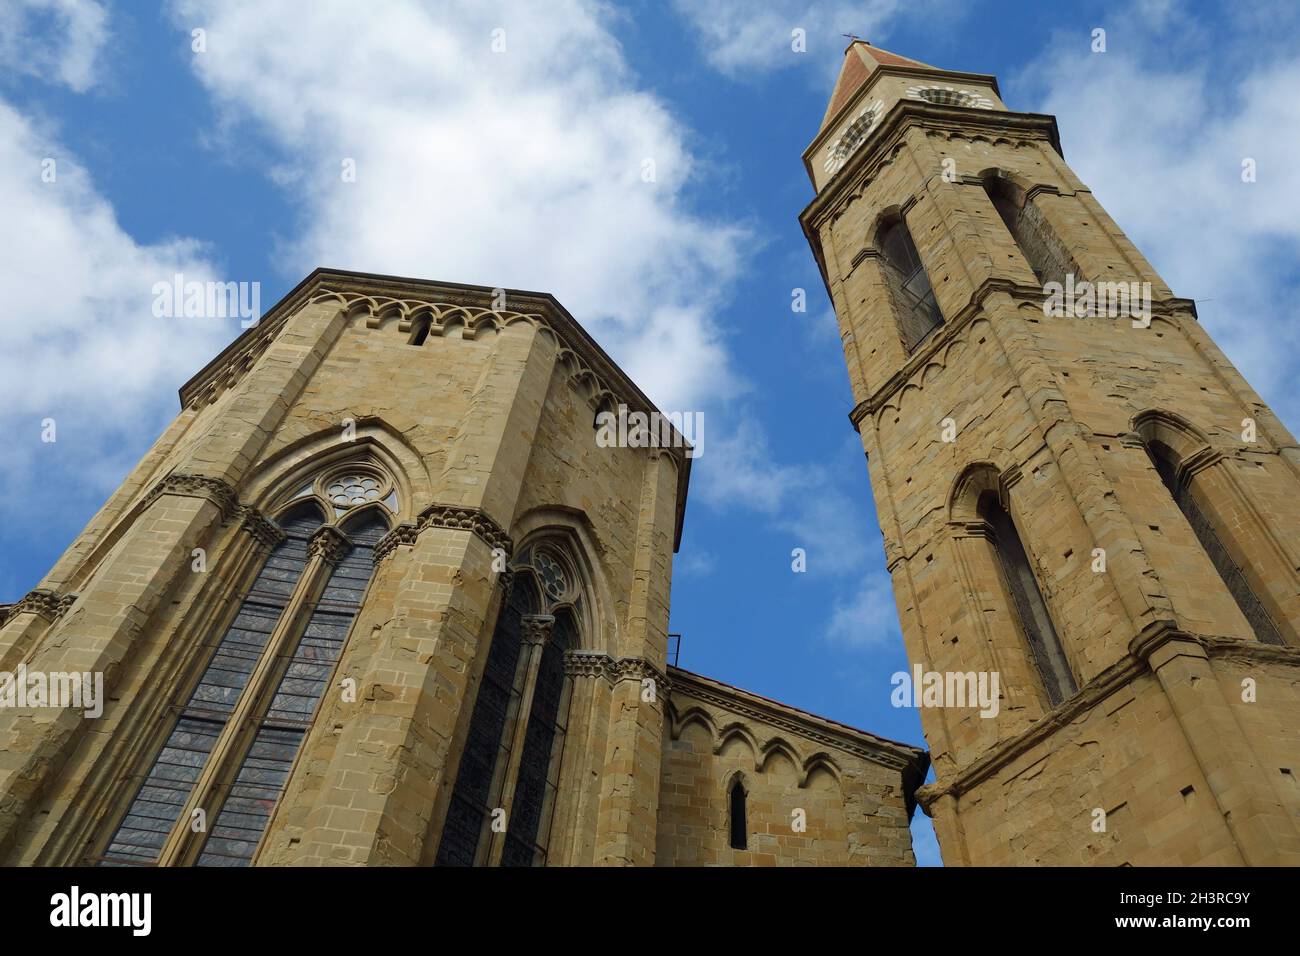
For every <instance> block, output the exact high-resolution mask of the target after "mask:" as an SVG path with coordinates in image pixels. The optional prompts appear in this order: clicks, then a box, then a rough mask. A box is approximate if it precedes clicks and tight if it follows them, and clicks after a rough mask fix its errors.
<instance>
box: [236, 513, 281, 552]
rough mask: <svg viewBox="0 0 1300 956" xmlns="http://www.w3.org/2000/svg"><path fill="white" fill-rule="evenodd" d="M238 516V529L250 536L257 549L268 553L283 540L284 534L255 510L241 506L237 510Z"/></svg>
mask: <svg viewBox="0 0 1300 956" xmlns="http://www.w3.org/2000/svg"><path fill="white" fill-rule="evenodd" d="M239 514H240V517H241V519H242V520H241V521H240V523H239V529H240V530H241V531H244V532H245V533H247V534H249V535H251V536H252V538H253V540H254V541H256V542H257V546H258V547H259V548H261V549H263V550H266V551H270V550H271V549H272V548H274V547H275V546H276V545H278V544H279V543H280V542H281V541H283V540H284V532H283V531H281V530H280V529H279V528H277V527H276V526H275V523H274V522H272V521H270V520H269V519H267V517H266V516H265V515H264V514H262V512H260V511H258V510H257V509H256V508H251V507H249V506H248V505H243V506H241V507H240V509H239Z"/></svg>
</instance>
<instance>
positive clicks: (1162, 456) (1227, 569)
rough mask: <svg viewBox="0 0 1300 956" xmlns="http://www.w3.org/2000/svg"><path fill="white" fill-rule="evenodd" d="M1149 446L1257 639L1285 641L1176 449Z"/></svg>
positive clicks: (1173, 494) (1264, 641)
mask: <svg viewBox="0 0 1300 956" xmlns="http://www.w3.org/2000/svg"><path fill="white" fill-rule="evenodd" d="M1146 447H1147V453H1148V454H1149V455H1150V456H1151V460H1152V462H1153V463H1154V464H1155V467H1156V471H1157V472H1158V473H1159V475H1160V480H1161V482H1163V483H1164V486H1165V488H1166V489H1168V491H1169V494H1170V495H1171V496H1172V497H1173V499H1174V503H1175V504H1177V505H1178V509H1179V510H1180V511H1181V512H1182V513H1183V517H1184V518H1186V519H1187V523H1188V524H1189V525H1191V528H1192V533H1193V534H1195V535H1196V538H1197V540H1198V541H1200V542H1201V547H1202V548H1204V549H1205V553H1206V555H1207V556H1208V557H1209V559H1210V562H1211V563H1212V564H1213V565H1214V568H1215V570H1216V571H1218V572H1219V577H1221V578H1222V579H1223V583H1224V584H1225V585H1227V587H1228V591H1229V592H1230V593H1231V594H1232V597H1233V599H1234V600H1235V601H1236V602H1237V607H1239V608H1241V613H1242V614H1244V615H1245V617H1246V621H1247V623H1249V624H1250V626H1251V629H1252V630H1253V631H1254V632H1255V639H1256V640H1258V641H1260V642H1262V643H1264V644H1285V643H1286V641H1285V640H1284V639H1283V637H1282V634H1281V632H1279V631H1278V628H1277V625H1276V624H1274V623H1273V619H1272V617H1270V616H1269V613H1268V611H1267V610H1266V609H1265V608H1264V605H1263V603H1262V602H1261V601H1260V599H1259V598H1258V597H1257V596H1256V594H1255V591H1254V589H1252V588H1251V586H1250V583H1249V582H1248V581H1247V580H1246V576H1245V575H1244V574H1242V571H1241V568H1240V566H1238V564H1237V562H1236V561H1235V560H1233V557H1232V555H1231V553H1229V551H1228V549H1227V548H1226V547H1225V546H1224V544H1223V541H1222V539H1220V537H1219V535H1218V533H1217V532H1216V531H1215V530H1214V525H1213V523H1212V522H1211V521H1210V519H1209V518H1208V517H1207V516H1206V514H1205V512H1203V511H1202V510H1201V507H1200V505H1198V504H1197V502H1196V498H1195V497H1194V496H1193V494H1192V489H1191V487H1190V484H1189V482H1188V481H1186V480H1185V479H1184V478H1182V477H1180V475H1179V468H1178V464H1177V456H1176V455H1175V454H1174V452H1173V451H1172V449H1170V448H1168V447H1167V446H1165V445H1162V444H1160V443H1156V442H1152V443H1149V444H1148V445H1147V446H1146Z"/></svg>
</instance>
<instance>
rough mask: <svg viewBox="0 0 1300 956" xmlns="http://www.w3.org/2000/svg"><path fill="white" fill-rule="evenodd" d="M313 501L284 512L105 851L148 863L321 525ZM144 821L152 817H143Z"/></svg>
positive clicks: (250, 669) (246, 676) (111, 855)
mask: <svg viewBox="0 0 1300 956" xmlns="http://www.w3.org/2000/svg"><path fill="white" fill-rule="evenodd" d="M320 524H321V518H320V515H319V514H318V513H317V512H316V510H315V509H314V508H302V509H299V510H298V511H297V512H296V513H294V514H292V515H290V516H287V517H286V518H285V519H284V520H283V521H282V523H281V525H280V527H281V528H282V529H283V531H284V532H285V535H286V537H285V539H284V541H283V542H281V543H280V544H279V545H278V546H277V547H276V549H275V551H273V552H272V553H271V556H270V557H269V558H267V561H266V564H265V565H263V567H262V570H261V571H260V572H259V573H258V575H257V578H256V580H254V582H253V585H252V587H251V588H250V589H249V593H248V596H247V597H246V598H245V599H244V602H243V604H241V605H240V608H239V610H238V611H237V612H236V614H235V619H234V621H232V622H231V624H230V627H229V628H228V629H227V630H226V633H225V635H223V636H222V638H221V640H220V641H219V642H218V643H217V646H216V650H215V651H214V652H213V655H212V659H211V660H210V661H209V663H208V666H207V667H206V668H205V669H204V671H203V675H202V676H201V677H200V678H199V683H198V685H197V686H196V687H195V688H194V691H193V693H192V694H190V697H189V700H188V701H187V702H186V703H185V706H184V707H183V708H182V710H181V716H180V718H179V719H178V720H177V721H176V726H175V727H174V728H173V730H172V732H171V734H170V735H169V736H168V738H167V740H166V742H165V743H164V744H163V747H162V751H161V752H160V753H159V754H158V756H157V757H156V758H155V759H154V763H153V766H152V767H150V769H149V772H148V773H147V774H146V775H145V779H144V782H143V783H142V784H141V785H140V790H139V791H138V792H137V793H136V795H135V798H134V799H133V800H132V801H131V805H130V807H129V808H128V809H127V813H126V817H125V818H124V819H123V821H122V823H121V824H120V825H119V827H118V829H117V832H116V833H115V834H114V835H113V839H112V840H111V841H109V845H108V849H106V850H105V851H104V856H105V857H108V858H116V859H123V860H133V861H136V862H149V863H152V862H154V861H155V860H157V859H158V851H159V850H160V849H161V848H162V845H163V842H164V841H165V840H166V838H167V834H168V833H170V832H171V830H172V828H173V827H174V826H175V824H176V819H177V817H178V816H179V815H180V812H181V810H182V808H183V807H184V805H185V801H186V800H187V799H188V798H189V795H190V792H191V791H192V790H193V788H194V784H195V783H196V782H198V779H199V776H200V774H201V773H202V772H203V768H204V766H205V765H206V764H207V760H208V756H209V754H211V752H212V748H213V746H214V745H215V744H216V742H217V738H218V737H219V736H220V735H221V731H222V729H223V728H224V727H225V725H226V719H227V718H228V717H229V715H230V713H231V711H232V710H233V709H234V706H235V702H236V701H237V700H238V699H239V696H240V694H242V693H243V692H244V688H245V687H246V686H247V684H248V679H249V677H250V676H251V675H252V673H253V668H254V667H255V666H256V664H257V661H258V659H259V658H260V657H261V654H262V651H263V650H264V649H265V648H266V642H267V641H268V640H269V639H270V636H271V632H272V631H273V630H274V629H275V625H276V622H277V621H278V620H279V618H280V615H281V614H282V613H283V612H284V608H285V605H286V604H287V603H288V601H289V596H290V595H291V594H292V593H293V589H294V587H295V586H296V585H297V582H298V578H299V577H300V576H301V575H302V571H303V568H305V567H306V565H307V540H308V538H309V537H310V536H311V534H312V533H313V532H314V531H315V530H316V529H317V528H318V527H319V526H320ZM146 821H150V822H147V823H146Z"/></svg>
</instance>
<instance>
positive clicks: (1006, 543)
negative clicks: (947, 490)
mask: <svg viewBox="0 0 1300 956" xmlns="http://www.w3.org/2000/svg"><path fill="white" fill-rule="evenodd" d="M979 513H980V517H982V518H983V519H984V520H985V521H986V522H987V523H988V526H989V530H990V532H991V535H992V542H993V548H994V550H995V551H996V552H997V557H998V563H999V565H1000V566H1001V570H1002V574H1003V579H1004V581H1005V584H1006V587H1007V590H1008V591H1009V592H1010V595H1011V603H1012V606H1013V610H1014V612H1015V616H1016V618H1017V620H1018V622H1019V624H1020V628H1021V630H1022V631H1023V632H1024V635H1025V639H1026V640H1027V641H1028V643H1029V648H1030V650H1031V652H1032V653H1033V656H1034V663H1035V664H1036V665H1037V666H1038V673H1039V676H1040V677H1041V678H1042V681H1043V688H1044V690H1045V691H1046V692H1047V699H1048V701H1049V702H1050V703H1051V705H1052V706H1053V707H1055V706H1056V705H1057V704H1059V703H1060V702H1061V701H1063V700H1065V699H1066V698H1067V697H1070V696H1071V695H1073V694H1074V692H1075V691H1076V690H1078V686H1077V685H1076V684H1075V682H1074V674H1073V673H1072V672H1071V671H1070V664H1069V661H1067V660H1066V657H1065V651H1064V649H1063V648H1062V647H1061V640H1060V638H1059V637H1058V636H1057V634H1056V628H1055V627H1053V625H1052V618H1051V615H1050V614H1049V613H1048V611H1047V602H1046V601H1044V600H1043V594H1042V592H1041V591H1040V590H1039V588H1038V580H1037V578H1035V577H1034V569H1033V567H1032V566H1031V565H1030V563H1029V556H1028V555H1027V554H1026V553H1025V548H1024V545H1023V544H1021V541H1020V535H1019V534H1018V533H1017V532H1016V526H1015V523H1014V522H1013V521H1012V520H1011V516H1010V515H1009V514H1007V512H1006V510H1005V509H1004V508H1003V507H1002V505H1001V503H1000V502H999V501H998V496H997V493H996V492H993V491H987V492H985V493H984V494H983V495H982V496H981V497H980V501H979Z"/></svg>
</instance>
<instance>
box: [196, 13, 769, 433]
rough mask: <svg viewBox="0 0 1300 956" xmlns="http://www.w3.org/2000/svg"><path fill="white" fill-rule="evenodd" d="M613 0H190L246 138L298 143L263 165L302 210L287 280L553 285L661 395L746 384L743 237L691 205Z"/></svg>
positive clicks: (232, 115) (222, 100) (671, 398)
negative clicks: (727, 305) (735, 334)
mask: <svg viewBox="0 0 1300 956" xmlns="http://www.w3.org/2000/svg"><path fill="white" fill-rule="evenodd" d="M602 11H603V8H601V7H598V6H597V5H595V4H592V3H586V2H579V0H568V2H559V3H548V4H546V5H544V6H543V5H537V4H532V3H527V2H523V0H517V2H508V3H505V4H502V5H497V6H494V7H493V8H491V9H490V10H489V9H487V8H485V6H484V5H482V4H475V3H469V2H453V3H448V4H444V5H440V6H439V7H438V8H437V9H436V11H435V9H433V8H429V7H426V6H424V5H419V4H413V3H395V2H393V3H384V4H378V5H374V6H372V7H368V8H367V10H366V12H365V13H364V15H359V14H358V12H357V6H356V4H355V3H353V2H352V0H332V2H321V3H316V4H313V6H312V11H311V15H310V16H303V15H302V13H301V11H300V10H298V9H297V8H296V7H290V6H279V5H275V4H266V3H263V2H233V0H232V2H222V0H177V2H176V3H174V4H173V6H172V12H173V20H174V21H175V22H176V24H177V26H178V27H179V28H180V29H182V30H185V31H187V32H188V30H189V29H191V28H192V27H193V26H195V25H202V26H203V27H204V28H205V29H206V30H207V52H206V53H203V54H199V55H196V56H195V57H194V59H193V64H194V69H195V71H196V73H197V75H198V77H199V79H200V81H201V82H202V83H203V85H204V86H205V87H206V88H207V89H208V90H209V91H210V93H211V94H212V96H213V97H214V99H215V101H216V102H217V103H218V104H219V105H220V107H221V109H222V115H223V117H224V119H225V122H226V124H227V129H226V135H228V136H229V137H230V142H232V143H234V142H237V138H238V136H239V135H240V134H241V133H242V132H243V131H244V128H245V124H249V123H251V124H252V125H253V126H254V127H256V128H257V129H259V130H260V131H262V132H263V133H265V134H266V135H267V136H268V137H269V139H270V141H271V143H272V144H273V146H274V147H275V148H276V150H277V152H278V155H279V156H281V157H282V159H281V165H280V166H279V167H277V168H276V169H274V170H267V171H266V172H267V174H268V175H270V176H272V177H273V178H274V180H275V181H276V182H277V183H279V184H281V185H282V186H284V187H285V188H286V189H287V190H288V191H289V192H290V194H291V196H292V197H293V198H294V199H295V200H296V201H297V202H298V203H299V204H300V207H301V210H302V214H303V219H302V229H301V232H300V233H298V234H297V235H296V236H295V237H294V238H293V239H292V240H291V241H290V242H289V243H288V244H287V245H286V247H285V250H284V256H283V260H282V262H281V265H282V267H283V268H284V269H285V271H286V272H287V273H289V274H291V275H293V276H296V275H299V274H305V273H306V272H308V271H310V269H312V268H314V267H315V266H318V265H330V266H338V267H342V268H348V269H357V270H364V271H376V272H385V273H396V274H402V275H411V276H420V277H426V278H434V279H447V280H452V281H459V282H470V283H479V284H484V285H488V286H493V287H495V286H505V287H512V288H523V289H539V290H545V291H549V292H553V293H554V294H555V295H556V296H557V297H558V298H559V299H560V300H561V301H562V302H564V304H565V305H566V306H568V308H569V309H570V310H571V311H572V312H573V313H574V315H575V316H577V317H578V319H579V320H580V321H581V322H582V323H583V324H584V326H586V327H587V329H588V330H589V331H591V332H592V334H593V335H594V336H595V337H596V338H597V339H598V340H599V341H600V342H601V344H602V345H603V346H605V348H606V349H607V350H608V351H609V352H610V353H611V354H612V355H613V356H614V358H615V360H616V361H618V362H619V364H620V365H621V366H622V367H623V368H624V369H625V370H626V371H627V372H628V373H629V374H630V375H631V376H632V377H633V378H634V379H635V380H636V381H637V383H638V384H639V385H640V386H641V387H642V388H643V389H644V390H645V391H646V392H647V394H649V395H650V396H651V398H652V399H654V400H656V401H657V402H658V403H659V404H660V405H661V407H664V408H666V409H668V410H690V409H699V408H701V407H703V406H704V405H705V404H707V403H709V402H711V401H713V400H715V399H717V398H719V397H720V396H724V395H727V394H728V393H730V392H732V391H734V389H735V387H736V382H735V378H734V376H733V374H732V372H731V369H730V359H729V356H728V354H727V351H726V349H725V347H724V343H723V340H722V336H721V333H720V330H719V329H718V327H717V326H716V324H715V323H714V321H713V319H712V318H711V316H712V314H713V312H714V311H716V309H717V307H718V305H719V303H720V302H721V301H722V299H723V297H725V295H726V294H727V293H728V291H729V289H730V286H731V284H732V282H733V280H734V279H735V278H736V276H737V274H738V272H739V270H740V267H741V265H742V260H743V257H742V246H743V244H744V242H745V240H746V234H745V232H744V231H743V230H742V229H741V228H739V227H737V226H736V225H734V224H732V223H728V222H713V221H707V220H705V219H703V218H701V217H699V216H698V215H696V214H695V213H694V212H692V210H691V209H689V208H688V206H687V204H686V201H685V200H684V198H683V190H684V188H685V186H686V184H687V183H688V181H690V180H691V178H692V176H693V175H694V174H695V173H696V172H697V168H696V162H695V159H694V157H693V156H692V154H691V153H690V151H689V150H688V148H687V146H686V145H685V138H686V136H685V131H684V130H683V129H682V128H681V127H680V125H679V123H678V122H677V120H676V119H675V118H674V117H673V116H672V115H671V114H670V113H669V111H668V110H667V109H666V108H665V106H664V105H663V104H662V103H661V102H660V101H659V100H657V99H656V98H654V97H653V96H651V95H649V94H647V93H644V92H641V91H639V90H638V89H637V88H636V87H635V84H634V80H633V78H632V77H631V76H630V74H629V72H628V70H627V67H626V65H625V63H624V61H623V57H622V53H621V50H620V49H619V46H618V43H617V41H616V40H615V38H614V37H613V35H612V34H611V33H610V31H609V29H608V24H607V23H606V21H605V19H604V13H603V12H602ZM498 30H501V31H504V33H495V32H494V31H498ZM494 39H495V40H498V41H502V40H503V41H504V45H505V50H504V52H493V42H494ZM345 159H352V160H355V162H356V170H357V177H356V182H354V183H348V182H344V181H343V177H342V176H341V164H342V162H343V160H345ZM648 163H653V179H654V181H652V182H647V181H646V178H647V177H646V171H647V169H649V166H648ZM507 304H508V303H507Z"/></svg>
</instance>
